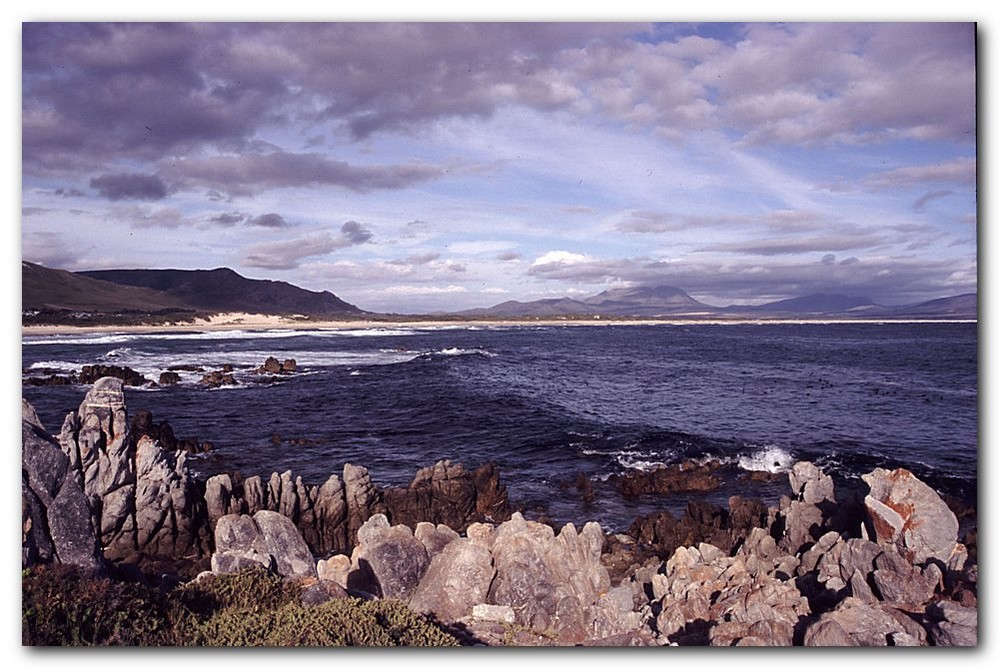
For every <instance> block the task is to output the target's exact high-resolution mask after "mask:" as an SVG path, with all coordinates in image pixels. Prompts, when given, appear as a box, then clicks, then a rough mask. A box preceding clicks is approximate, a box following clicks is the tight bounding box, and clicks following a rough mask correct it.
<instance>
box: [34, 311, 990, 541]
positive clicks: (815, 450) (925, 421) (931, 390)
mask: <svg viewBox="0 0 1000 669" xmlns="http://www.w3.org/2000/svg"><path fill="white" fill-rule="evenodd" d="M22 352H23V367H24V368H25V370H26V373H29V374H30V373H33V370H37V369H38V368H56V369H61V370H65V371H69V370H79V368H80V367H81V366H82V365H84V364H91V363H104V364H117V365H126V366H129V367H132V368H133V369H136V370H138V371H141V372H143V373H144V374H146V376H147V377H150V378H153V379H155V378H157V377H158V376H159V373H160V372H161V371H163V370H165V369H166V368H167V367H168V366H171V365H178V364H197V365H201V366H203V367H205V368H206V369H218V368H219V367H221V366H222V365H223V364H226V363H228V364H232V365H233V366H234V368H235V369H236V377H237V379H238V380H240V381H241V383H240V385H239V386H237V387H234V388H223V389H218V390H208V389H205V388H203V387H200V386H199V385H198V384H197V383H196V382H197V380H198V379H199V378H200V377H201V374H196V373H182V376H183V381H182V383H181V384H180V385H178V386H173V387H163V388H159V389H153V390H150V389H129V390H127V391H126V392H127V396H126V399H127V402H128V406H129V410H130V412H134V411H136V410H139V409H148V410H150V411H152V412H153V415H154V419H155V420H168V421H169V422H170V423H171V425H172V426H173V428H174V432H175V433H176V434H177V435H178V436H179V437H196V438H198V439H199V440H201V441H210V442H212V444H213V445H214V446H215V451H214V452H213V454H211V455H206V456H199V457H197V458H195V459H194V460H192V463H193V466H194V468H195V469H196V471H197V472H198V473H199V475H205V476H208V475H211V474H213V473H217V472H221V471H233V470H236V471H241V472H243V473H245V474H248V475H249V474H261V475H265V476H266V475H269V474H270V473H271V472H272V471H279V472H281V471H284V470H286V469H290V470H292V472H293V473H294V474H296V475H300V476H302V478H303V480H304V481H306V482H308V483H319V482H322V481H323V480H325V479H326V478H327V477H328V476H329V474H331V473H339V472H340V471H341V470H342V468H343V465H344V463H345V462H351V463H354V464H362V465H364V466H366V467H368V469H369V471H370V472H371V474H372V477H373V479H374V480H375V481H376V482H377V483H379V484H380V485H399V484H404V483H407V482H409V480H411V478H412V476H413V474H414V472H415V471H416V470H417V469H418V468H420V467H422V466H426V465H429V464H433V463H434V462H435V461H437V460H439V459H444V458H448V459H451V460H453V461H460V462H462V463H464V464H465V465H466V466H468V467H472V466H476V465H479V464H482V463H485V462H488V461H495V462H497V463H498V464H499V465H500V468H501V477H502V481H503V482H504V483H506V484H507V486H508V489H509V491H510V495H511V498H512V500H514V501H517V502H521V503H524V504H525V505H526V506H527V507H528V508H529V509H534V510H537V511H536V512H537V513H540V512H541V510H544V511H545V512H546V513H547V514H548V515H550V516H551V517H552V518H554V519H556V520H558V521H574V522H583V521H587V520H598V521H600V522H602V523H603V524H605V525H606V526H607V527H613V528H621V527H624V526H627V525H628V523H629V522H630V521H631V519H632V518H633V517H634V516H635V515H636V513H639V512H642V513H646V512H649V511H651V510H656V509H661V508H663V509H669V510H673V511H677V510H679V509H683V506H684V504H685V503H686V501H687V499H688V498H691V497H693V496H692V495H685V496H683V497H681V498H676V499H670V498H666V499H664V498H652V499H650V498H645V499H640V500H626V499H623V498H621V497H620V496H619V495H618V494H617V493H616V492H615V490H614V489H613V486H611V485H609V484H607V483H606V481H607V479H608V477H609V475H611V474H616V473H621V472H623V471H626V470H628V469H630V468H638V469H642V468H650V467H655V466H657V465H659V464H661V463H666V464H669V463H673V462H678V461H680V460H682V459H684V458H705V457H708V456H712V457H715V458H719V459H722V460H723V461H724V462H725V463H727V469H726V472H727V474H726V477H725V479H726V482H725V485H723V487H722V488H720V489H719V490H718V491H716V492H715V493H710V494H708V495H706V496H705V498H707V499H709V500H710V501H716V502H719V503H722V504H725V501H726V499H727V498H728V496H729V495H731V494H743V495H748V496H755V497H758V498H761V499H763V500H764V501H765V502H767V503H774V502H775V501H776V499H777V497H778V496H779V495H781V494H782V493H785V492H787V484H786V483H784V482H780V483H778V484H760V483H754V484H751V483H747V482H745V481H743V480H741V475H744V474H746V472H747V471H748V470H762V469H767V470H771V471H781V470H783V469H785V468H787V467H788V466H790V464H792V463H793V462H794V461H795V460H797V459H809V460H813V461H814V462H817V463H818V464H820V465H821V466H822V467H824V468H825V469H826V470H827V471H828V472H830V473H831V474H834V475H835V477H836V478H837V479H838V481H843V482H846V483H847V485H850V482H851V481H856V479H857V476H858V475H860V474H861V473H865V472H867V471H870V470H871V469H872V468H874V467H876V466H884V467H897V466H902V467H907V468H909V469H911V470H912V471H914V472H915V473H916V474H917V475H918V476H920V477H921V478H923V479H924V480H925V481H927V482H928V483H930V484H931V485H932V486H934V487H935V488H937V489H938V490H939V491H941V492H944V493H947V494H949V495H954V496H957V497H960V498H964V499H966V500H969V501H974V499H975V495H976V477H977V462H978V461H977V417H978V413H977V398H978V395H977V330H976V325H975V324H961V323H940V324H905V325H902V324H883V325H875V324H802V325H789V324H768V325H752V324H745V325H742V324H741V325H707V324H706V325H689V326H676V325H656V326H594V327H507V328H464V327H456V328H437V329H384V328H372V329H369V330H358V331H353V332H347V331H312V332H310V331H302V330H299V331H266V332H258V333H252V332H230V333H219V332H211V333H196V332H192V333H186V334H185V333H172V334H158V335H131V334H130V335H125V334H122V335H106V334H102V335H72V336H52V337H26V338H25V339H24V346H23V348H22ZM269 355H274V356H276V357H277V358H279V359H282V360H283V359H285V358H295V359H296V361H297V362H298V365H299V368H300V370H301V371H300V373H298V374H295V375H293V376H288V377H281V378H280V379H279V378H275V377H261V376H259V375H256V374H253V373H252V370H253V369H254V368H256V367H258V366H259V365H261V364H262V363H263V361H264V359H265V358H266V357H267V356H269ZM85 391H86V388H85V387H82V386H76V387H44V388H37V387H30V386H25V387H24V396H25V397H26V398H27V399H28V400H29V401H30V402H32V403H33V404H34V405H35V407H36V408H37V410H38V411H39V414H40V416H41V417H42V419H43V421H44V422H45V423H46V426H47V427H48V428H49V430H50V431H53V432H58V429H59V426H60V424H61V422H62V419H63V417H64V416H65V414H66V413H67V412H68V411H69V410H71V409H75V408H76V407H77V406H78V405H79V403H80V401H81V399H82V398H83V395H84V393H85ZM275 434H277V435H280V437H281V441H282V443H281V444H280V445H276V444H275V443H273V441H274V440H273V439H272V437H273V435H275ZM289 440H295V441H296V442H304V443H297V444H292V443H288V442H289ZM580 472H583V473H584V474H585V475H586V476H587V477H588V478H589V479H590V480H591V481H592V482H593V484H594V487H595V491H596V492H597V497H598V498H597V501H596V502H595V503H594V504H592V505H585V504H584V503H583V502H582V499H581V494H580V492H579V491H578V490H577V489H576V488H575V487H574V486H573V482H574V480H575V478H576V477H577V475H578V474H579V473H580Z"/></svg>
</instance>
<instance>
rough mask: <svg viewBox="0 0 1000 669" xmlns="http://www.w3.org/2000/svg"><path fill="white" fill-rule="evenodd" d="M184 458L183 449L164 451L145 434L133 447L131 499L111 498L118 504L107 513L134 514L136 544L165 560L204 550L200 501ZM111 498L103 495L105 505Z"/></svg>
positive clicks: (204, 542) (145, 553) (143, 552)
mask: <svg viewBox="0 0 1000 669" xmlns="http://www.w3.org/2000/svg"><path fill="white" fill-rule="evenodd" d="M186 459H187V454H186V453H184V452H183V451H181V452H178V453H169V452H167V451H164V450H163V449H162V448H160V447H159V446H158V445H156V443H155V442H154V441H153V440H152V439H151V438H150V437H148V436H143V437H142V438H141V439H140V440H139V443H138V444H137V445H136V462H135V466H136V485H135V498H134V500H133V499H128V498H125V497H122V498H121V499H119V500H117V501H118V504H120V506H121V508H120V509H119V511H118V512H117V513H114V514H112V515H114V516H116V517H122V516H126V514H127V513H128V511H133V512H134V514H135V528H136V529H135V540H136V546H137V548H138V551H139V552H140V553H142V554H143V555H147V556H162V557H168V558H169V557H179V556H184V555H192V554H194V555H200V554H202V553H203V552H204V551H205V550H206V539H207V536H206V534H204V533H203V532H204V530H205V528H203V527H201V526H200V525H199V523H198V518H199V516H200V515H201V514H200V513H199V511H200V510H201V509H202V508H204V500H203V498H202V497H201V496H200V495H199V493H198V488H197V485H196V484H195V480H194V476H193V475H191V473H190V472H189V471H188V468H187V464H186ZM112 498H113V495H112V494H109V495H106V496H105V498H104V499H105V504H108V503H109V501H110V500H111V499H112ZM126 517H127V516H126Z"/></svg>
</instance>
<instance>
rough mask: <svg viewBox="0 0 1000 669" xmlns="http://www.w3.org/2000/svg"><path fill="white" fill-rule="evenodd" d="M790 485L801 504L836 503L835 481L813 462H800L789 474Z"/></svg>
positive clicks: (793, 466)
mask: <svg viewBox="0 0 1000 669" xmlns="http://www.w3.org/2000/svg"><path fill="white" fill-rule="evenodd" d="M788 483H789V485H791V487H792V492H793V493H794V494H795V495H796V496H797V499H798V500H799V501H800V502H805V503H806V504H820V503H822V502H831V503H832V502H836V501H837V500H836V497H835V496H834V490H833V479H832V478H831V477H829V476H827V475H826V474H824V473H823V472H822V471H821V470H820V468H819V467H817V466H816V465H814V464H813V463H811V462H805V461H800V462H796V463H795V464H794V465H792V468H791V470H789V472H788Z"/></svg>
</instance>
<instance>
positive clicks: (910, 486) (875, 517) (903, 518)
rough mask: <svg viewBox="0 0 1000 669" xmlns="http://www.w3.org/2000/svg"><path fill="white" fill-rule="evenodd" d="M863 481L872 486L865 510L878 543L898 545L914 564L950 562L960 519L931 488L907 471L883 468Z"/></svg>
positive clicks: (866, 475) (866, 499)
mask: <svg viewBox="0 0 1000 669" xmlns="http://www.w3.org/2000/svg"><path fill="white" fill-rule="evenodd" d="M861 478H862V479H863V480H864V482H865V483H867V484H868V485H869V486H870V487H871V492H870V493H869V494H868V495H867V496H866V497H865V509H866V510H867V513H868V519H869V522H870V523H871V526H872V529H873V530H874V535H875V536H874V537H873V538H874V540H875V541H877V542H878V543H884V544H895V546H896V547H897V548H898V549H899V551H900V553H901V554H903V555H904V556H906V557H907V558H908V559H909V560H910V562H912V563H913V564H923V563H924V562H926V561H927V560H930V559H934V560H938V561H940V562H942V563H947V562H948V560H949V558H951V556H952V553H953V552H954V551H955V546H956V542H957V538H958V519H957V518H955V514H954V513H952V512H951V509H949V508H948V505H947V504H945V502H944V500H942V499H941V498H940V497H939V496H938V494H937V493H936V492H934V490H933V489H932V488H931V487H930V486H929V485H927V484H926V483H924V482H923V481H921V480H920V479H918V478H917V477H916V476H914V475H913V474H912V473H910V472H909V471H907V470H905V469H895V470H893V471H888V470H886V469H881V468H879V469H875V470H874V471H872V472H871V473H869V474H864V475H862V477H861Z"/></svg>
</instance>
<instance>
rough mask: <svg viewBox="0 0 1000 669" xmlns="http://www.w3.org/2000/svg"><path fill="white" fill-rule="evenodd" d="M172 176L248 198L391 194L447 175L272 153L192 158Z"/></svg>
mask: <svg viewBox="0 0 1000 669" xmlns="http://www.w3.org/2000/svg"><path fill="white" fill-rule="evenodd" d="M164 169H166V168H164ZM170 173H171V176H173V177H175V178H176V179H178V180H179V181H180V182H181V183H182V184H183V185H184V186H186V187H187V188H194V187H205V188H209V189H212V190H216V191H221V192H225V193H228V194H230V195H250V194H253V193H257V192H259V191H261V190H263V189H268V188H292V187H312V186H339V187H342V188H347V189H349V190H353V191H356V192H359V193H364V192H369V191H373V190H386V189H390V190H391V189H397V188H405V187H407V186H411V185H413V184H416V183H419V182H422V181H427V180H430V179H435V178H437V177H440V176H441V175H443V174H444V173H445V170H444V168H442V167H437V166H433V165H426V164H423V163H414V164H410V165H380V166H368V165H350V164H348V163H345V162H343V161H339V160H332V159H330V158H327V157H325V156H322V155H320V154H316V153H287V152H284V151H273V152H271V153H266V154H244V155H223V156H214V157H210V158H193V159H189V160H185V161H183V162H181V163H177V164H176V166H174V165H171V167H170Z"/></svg>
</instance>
